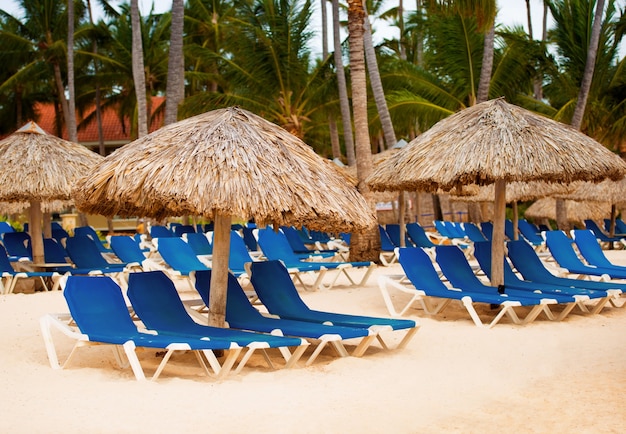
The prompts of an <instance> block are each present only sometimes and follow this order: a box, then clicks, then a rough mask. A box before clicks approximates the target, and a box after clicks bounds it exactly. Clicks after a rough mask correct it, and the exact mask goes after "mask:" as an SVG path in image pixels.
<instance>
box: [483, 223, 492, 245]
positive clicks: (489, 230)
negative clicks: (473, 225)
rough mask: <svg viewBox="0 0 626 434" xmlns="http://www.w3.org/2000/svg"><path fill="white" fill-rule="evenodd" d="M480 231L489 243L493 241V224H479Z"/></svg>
mask: <svg viewBox="0 0 626 434" xmlns="http://www.w3.org/2000/svg"><path fill="white" fill-rule="evenodd" d="M480 230H481V231H482V233H483V234H485V237H486V238H487V240H489V241H491V240H493V223H491V222H482V223H481V224H480Z"/></svg>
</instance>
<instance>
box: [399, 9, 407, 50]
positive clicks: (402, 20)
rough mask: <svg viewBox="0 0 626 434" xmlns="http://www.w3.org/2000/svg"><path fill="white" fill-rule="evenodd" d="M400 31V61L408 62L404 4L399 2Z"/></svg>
mask: <svg viewBox="0 0 626 434" xmlns="http://www.w3.org/2000/svg"><path fill="white" fill-rule="evenodd" d="M398 29H399V30H400V38H398V45H399V46H400V47H399V48H400V59H402V60H406V47H405V46H404V2H403V1H402V0H399V2H398Z"/></svg>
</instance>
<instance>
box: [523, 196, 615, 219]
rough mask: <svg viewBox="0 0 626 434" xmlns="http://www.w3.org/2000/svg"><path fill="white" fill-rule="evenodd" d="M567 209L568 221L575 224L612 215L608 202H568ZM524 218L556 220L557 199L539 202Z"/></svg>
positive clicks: (545, 198)
mask: <svg viewBox="0 0 626 434" xmlns="http://www.w3.org/2000/svg"><path fill="white" fill-rule="evenodd" d="M565 207H566V209H567V218H568V220H569V221H570V222H574V223H582V222H584V221H585V220H586V219H591V220H598V219H603V218H608V217H609V216H610V215H611V204H610V203H608V202H597V201H588V200H587V201H581V202H578V201H574V200H566V201H565ZM524 216H526V217H527V218H529V219H541V218H548V219H551V220H556V199H555V198H553V197H544V198H543V199H539V200H537V201H536V202H535V203H533V204H532V205H531V206H529V207H528V209H527V210H526V212H525V213H524Z"/></svg>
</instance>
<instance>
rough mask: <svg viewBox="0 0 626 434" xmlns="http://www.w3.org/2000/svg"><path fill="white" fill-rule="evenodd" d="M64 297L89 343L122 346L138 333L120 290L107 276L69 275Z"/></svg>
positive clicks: (73, 317)
mask: <svg viewBox="0 0 626 434" xmlns="http://www.w3.org/2000/svg"><path fill="white" fill-rule="evenodd" d="M63 295H64V296H65V299H66V301H67V305H68V307H69V309H70V313H71V315H72V319H73V320H74V321H76V325H77V326H78V328H79V329H80V331H81V332H82V333H84V334H86V335H87V336H89V339H90V340H99V338H103V337H105V339H104V341H111V339H112V337H117V342H116V343H119V344H123V343H124V342H126V341H127V340H128V339H129V337H130V336H133V335H135V334H136V333H137V327H136V326H135V324H134V323H133V321H132V319H131V317H130V315H129V314H128V309H127V308H126V302H125V301H124V297H123V295H122V291H121V289H120V287H119V286H118V285H117V284H116V283H115V282H113V280H111V279H110V278H109V277H94V276H70V277H69V278H68V279H67V284H66V285H65V290H64V291H63Z"/></svg>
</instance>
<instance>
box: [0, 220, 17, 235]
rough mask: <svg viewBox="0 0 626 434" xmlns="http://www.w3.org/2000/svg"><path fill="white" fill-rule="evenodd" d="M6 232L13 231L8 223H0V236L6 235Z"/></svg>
mask: <svg viewBox="0 0 626 434" xmlns="http://www.w3.org/2000/svg"><path fill="white" fill-rule="evenodd" d="M7 232H15V229H13V226H11V225H10V224H9V223H8V222H6V221H0V234H6V233H7Z"/></svg>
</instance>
